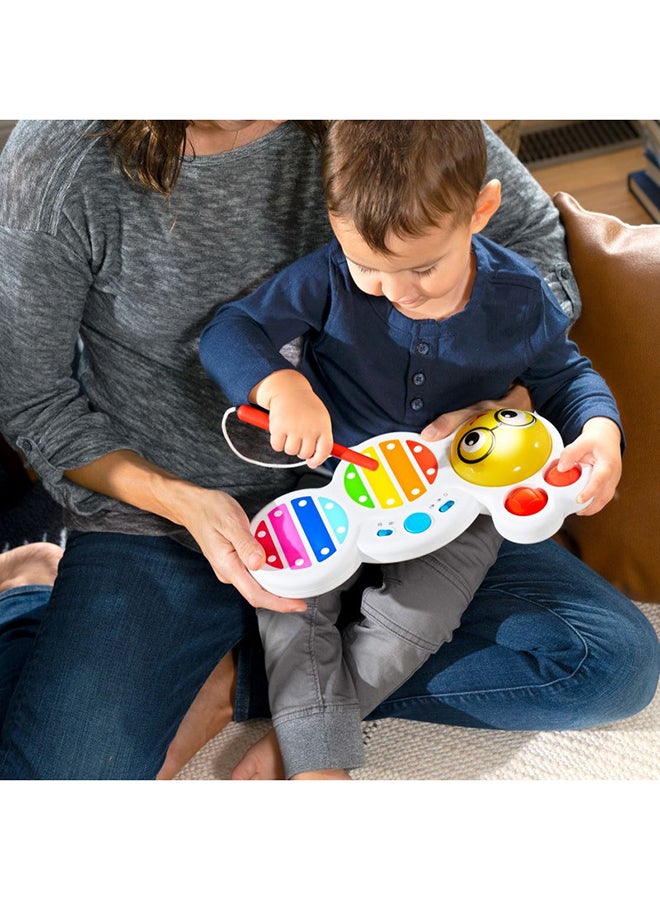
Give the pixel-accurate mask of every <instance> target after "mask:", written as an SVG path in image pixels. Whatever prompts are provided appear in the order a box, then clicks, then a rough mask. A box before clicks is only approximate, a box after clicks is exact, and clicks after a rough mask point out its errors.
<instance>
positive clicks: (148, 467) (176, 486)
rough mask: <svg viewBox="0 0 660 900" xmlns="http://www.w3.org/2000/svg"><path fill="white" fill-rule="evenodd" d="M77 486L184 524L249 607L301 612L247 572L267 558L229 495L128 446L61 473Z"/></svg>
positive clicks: (302, 604)
mask: <svg viewBox="0 0 660 900" xmlns="http://www.w3.org/2000/svg"><path fill="white" fill-rule="evenodd" d="M65 475H66V477H67V478H68V479H70V480H71V481H74V482H75V483H76V484H81V485H82V486H83V487H86V488H88V489H89V490H92V491H97V492H98V493H99V494H105V495H106V496H107V497H114V498H115V499H116V500H121V501H122V502H124V503H130V504H131V506H135V507H137V508H138V509H144V510H146V511H147V512H151V513H154V514H155V515H157V516H162V517H163V518H165V519H169V521H170V522H174V523H176V524H177V525H182V526H183V527H184V528H187V529H188V531H189V532H190V534H191V535H192V536H193V538H194V539H195V540H196V541H197V543H198V545H199V547H200V549H201V551H202V553H203V554H204V556H205V557H206V558H207V559H208V561H209V563H210V564H211V567H212V568H213V571H214V572H215V574H216V576H217V577H218V579H219V580H220V581H222V582H223V583H224V584H233V585H234V587H235V588H236V590H237V591H239V593H241V594H242V595H243V596H244V597H245V599H246V600H247V601H248V603H250V604H251V605H252V606H255V607H264V608H265V609H273V610H276V611H277V612H304V610H305V609H306V608H307V604H306V603H305V601H304V600H297V599H293V600H291V599H288V598H285V597H278V596H276V595H275V594H271V593H269V592H268V591H266V590H264V589H263V588H262V587H261V586H260V585H259V584H258V583H257V582H256V581H255V579H254V578H253V577H252V575H250V572H249V570H250V569H253V570H254V569H258V568H260V567H261V566H262V565H263V564H264V562H265V553H264V550H263V548H262V547H261V545H260V544H259V542H258V541H257V540H256V538H254V537H253V536H252V534H251V533H250V529H249V522H248V518H247V516H246V515H245V513H244V512H243V510H242V509H241V507H240V506H239V504H238V503H237V502H236V500H234V499H233V497H230V496H229V494H225V493H224V492H222V491H214V490H210V489H208V488H201V487H198V486H197V485H195V484H192V482H189V481H185V480H184V479H182V478H177V477H176V476H174V475H172V474H171V473H170V472H167V471H165V470H164V469H161V468H160V466H156V465H154V463H151V462H148V461H147V460H146V459H144V458H143V457H141V456H139V454H137V453H134V452H133V451H132V450H115V451H114V452H112V453H108V454H106V455H105V456H102V457H100V458H99V459H96V460H94V462H91V463H88V464H87V465H85V466H80V467H79V468H77V469H71V470H69V471H67V472H65Z"/></svg>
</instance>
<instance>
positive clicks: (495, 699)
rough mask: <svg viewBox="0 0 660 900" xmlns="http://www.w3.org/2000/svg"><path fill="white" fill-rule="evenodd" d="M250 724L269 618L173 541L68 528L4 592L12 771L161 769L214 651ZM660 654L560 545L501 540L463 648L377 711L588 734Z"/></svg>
mask: <svg viewBox="0 0 660 900" xmlns="http://www.w3.org/2000/svg"><path fill="white" fill-rule="evenodd" d="M232 647H235V648H236V649H237V658H238V685H237V693H236V718H237V719H238V720H243V719H247V718H250V717H252V716H257V717H258V716H267V715H268V714H269V711H268V706H267V699H266V698H267V686H266V683H265V677H264V671H263V659H262V656H261V651H260V644H259V640H258V632H257V628H256V616H255V615H254V611H253V610H252V609H251V607H250V606H249V605H248V604H247V603H246V602H245V601H244V600H243V599H242V598H241V597H240V596H239V595H238V594H237V593H236V592H235V591H234V590H233V589H232V588H231V587H228V586H227V585H223V584H221V583H220V582H218V581H217V579H216V578H215V576H214V575H213V573H212V571H211V569H210V567H209V566H208V564H207V563H206V561H205V560H204V558H203V557H201V556H200V555H199V554H196V553H193V552H191V551H188V550H187V549H185V548H184V547H182V546H180V545H178V544H176V543H175V542H173V541H171V540H170V539H168V538H160V537H145V536H131V535H122V534H74V535H71V536H70V538H69V540H68V543H67V548H66V551H65V553H64V557H63V559H62V562H61V564H60V571H59V574H58V578H57V581H56V584H55V586H54V588H53V590H52V592H51V593H50V597H49V592H48V591H47V590H43V591H41V590H38V589H37V590H35V589H34V588H31V589H18V588H14V589H12V590H11V591H8V592H6V593H5V594H4V595H2V596H1V597H0V720H3V722H4V724H3V727H2V741H1V744H0V777H1V778H5V779H37V778H42V779H147V778H153V777H154V776H155V775H156V773H157V772H158V770H159V768H160V766H161V764H162V761H163V759H164V757H165V752H166V750H167V746H168V744H169V742H170V741H171V739H172V737H173V736H174V734H175V732H176V729H177V727H178V725H179V722H180V721H181V718H182V717H183V715H184V713H185V711H186V709H187V708H188V707H189V705H190V703H191V702H192V700H193V698H194V696H195V694H196V693H197V691H198V690H199V688H200V687H201V685H202V684H203V682H204V681H205V679H206V678H207V676H208V674H209V673H210V672H211V670H212V669H213V667H214V665H215V664H216V663H217V662H218V660H219V659H220V658H221V657H222V656H224V654H225V653H226V652H227V651H228V650H229V649H230V648H232ZM659 665H660V649H659V645H658V639H657V636H656V634H655V632H654V631H653V629H652V627H651V625H650V624H649V622H648V621H647V619H646V618H645V617H644V616H643V615H642V614H641V612H640V611H639V610H638V609H637V608H636V607H635V606H634V605H633V604H632V603H630V601H628V600H627V599H626V598H625V597H623V596H622V595H621V594H619V593H618V592H617V591H616V590H614V588H612V587H611V586H610V585H609V584H607V582H605V581H603V580H602V579H601V578H599V577H598V576H597V575H595V574H594V573H593V572H591V571H590V570H589V569H588V568H586V567H585V566H584V565H582V564H581V563H580V562H579V561H578V560H576V559H575V558H574V557H572V556H571V555H570V554H569V553H568V552H567V551H565V550H563V549H562V548H561V547H559V546H558V545H557V544H556V543H554V542H553V541H546V542H543V543H540V544H533V545H528V546H519V545H514V544H509V543H505V544H504V545H503V547H502V549H501V551H500V554H499V556H498V560H497V562H496V563H495V565H494V566H493V567H492V568H491V569H490V571H489V573H488V575H487V576H486V579H485V580H484V583H483V585H482V587H481V588H480V589H479V590H478V591H477V594H476V595H475V598H474V600H473V601H472V603H471V604H470V606H469V607H468V609H467V611H466V613H465V615H464V617H463V620H462V622H461V625H460V627H459V628H458V629H457V631H456V632H455V633H454V636H453V639H452V641H451V642H450V643H447V644H444V645H443V646H442V647H441V648H440V650H439V651H438V653H436V654H434V655H433V656H432V657H431V658H430V659H429V660H428V661H427V662H426V663H425V664H424V665H423V666H422V668H421V669H419V670H418V671H417V672H416V673H415V675H413V677H412V678H411V679H409V681H407V682H406V683H405V684H404V685H403V687H401V688H399V690H397V691H396V692H395V693H394V694H393V695H392V696H391V697H390V698H389V699H387V700H386V701H384V702H383V703H382V704H380V706H378V707H377V709H376V710H374V711H373V712H372V713H371V715H370V718H376V717H383V716H399V717H404V718H409V719H417V720H421V721H430V722H437V723H447V724H452V725H465V726H472V727H479V728H500V729H515V730H538V729H569V728H582V727H587V726H592V725H597V724H601V723H604V722H609V721H613V720H616V719H620V718H624V717H626V716H630V715H632V714H634V713H636V712H638V711H639V710H640V709H642V708H643V707H644V706H645V705H646V704H648V703H649V702H650V701H651V699H652V698H653V695H654V693H655V690H656V686H657V681H658V670H659Z"/></svg>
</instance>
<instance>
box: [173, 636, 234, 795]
mask: <svg viewBox="0 0 660 900" xmlns="http://www.w3.org/2000/svg"><path fill="white" fill-rule="evenodd" d="M235 685H236V665H235V663H234V656H233V653H232V652H231V651H230V652H229V653H227V655H226V656H224V657H223V658H222V659H221V660H220V662H219V663H218V665H217V666H216V667H215V669H214V670H213V671H212V672H211V674H210V675H209V677H208V678H207V679H206V681H205V682H204V684H203V685H202V687H201V688H200V690H199V693H198V694H197V696H196V697H195V699H194V700H193V702H192V705H191V707H190V709H189V710H188V712H187V713H186V714H185V716H184V717H183V719H182V720H181V724H180V725H179V728H178V731H177V733H176V734H175V735H174V739H173V740H172V743H171V744H170V746H169V747H168V749H167V755H166V756H165V762H164V763H163V765H162V767H161V769H160V772H159V773H158V775H157V776H156V779H157V780H159V781H166V780H169V779H172V778H174V776H175V775H176V774H177V772H179V771H180V770H181V769H182V768H183V767H184V766H185V764H186V763H187V762H189V761H190V760H191V759H192V758H193V756H194V755H195V753H197V751H198V750H201V749H202V747H203V746H204V745H205V744H207V743H208V742H209V741H210V740H211V738H214V737H215V736H216V734H219V733H220V732H221V731H222V729H223V728H224V727H225V726H226V725H228V724H229V723H230V722H231V720H232V718H233V714H234V690H235Z"/></svg>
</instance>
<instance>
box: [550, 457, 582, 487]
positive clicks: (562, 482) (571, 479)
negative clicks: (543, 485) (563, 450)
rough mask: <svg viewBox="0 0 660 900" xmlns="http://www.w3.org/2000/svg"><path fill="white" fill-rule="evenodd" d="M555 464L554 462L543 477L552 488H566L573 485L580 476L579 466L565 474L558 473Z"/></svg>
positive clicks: (573, 467)
mask: <svg viewBox="0 0 660 900" xmlns="http://www.w3.org/2000/svg"><path fill="white" fill-rule="evenodd" d="M557 462H558V461H557V460H555V461H554V462H553V464H552V465H551V466H550V468H549V469H548V471H547V472H546V473H545V475H544V476H543V477H544V478H545V480H546V481H547V482H548V484H551V485H553V487H567V486H568V485H569V484H575V482H576V481H577V480H578V479H579V478H580V476H581V475H582V469H581V468H580V466H578V465H575V466H572V467H571V468H570V469H567V470H566V471H565V472H559V471H558V470H557Z"/></svg>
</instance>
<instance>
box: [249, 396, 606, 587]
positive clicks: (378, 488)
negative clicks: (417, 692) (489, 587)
mask: <svg viewBox="0 0 660 900" xmlns="http://www.w3.org/2000/svg"><path fill="white" fill-rule="evenodd" d="M563 446H564V445H563V442H562V440H561V437H560V435H559V433H558V431H557V430H556V429H555V428H554V426H553V425H552V424H551V423H550V422H548V421H547V420H546V419H543V418H542V417H541V416H539V415H538V414H536V413H534V414H532V413H527V412H522V411H518V410H492V411H489V412H488V413H484V414H481V415H479V416H475V417H473V418H472V419H470V420H469V421H468V422H466V423H465V424H464V425H462V426H461V427H460V428H459V429H458V430H457V431H456V432H455V433H454V434H453V435H450V436H449V437H447V438H444V439H443V440H441V441H436V442H433V443H427V442H425V441H422V440H421V438H420V437H419V435H417V434H413V433H409V432H392V433H389V434H382V435H379V436H377V437H375V438H373V439H372V440H367V441H364V442H362V443H361V444H358V445H356V446H355V447H354V448H353V449H355V450H357V451H358V452H360V453H362V454H363V455H365V456H368V457H371V458H372V459H376V460H377V461H378V463H379V465H378V468H377V469H376V471H369V470H367V469H365V468H362V467H359V466H356V465H355V464H354V463H352V462H351V463H349V462H344V461H342V462H340V464H339V465H338V466H337V469H336V470H335V472H334V475H333V477H332V480H331V481H330V482H329V483H328V484H327V485H324V486H323V487H320V488H312V489H307V490H304V489H303V490H297V491H292V492H291V493H288V494H285V495H283V496H282V497H279V498H278V499H276V500H273V501H272V502H271V503H269V504H267V505H266V506H264V507H263V509H261V510H260V512H259V513H258V514H257V515H256V516H255V517H254V518H253V520H252V522H251V530H252V533H253V534H254V535H255V537H256V538H257V540H258V541H259V542H260V543H261V545H262V546H263V547H264V549H265V551H266V558H267V563H266V564H265V565H264V566H263V567H262V568H261V569H258V570H256V571H254V572H252V574H253V576H254V577H255V579H256V580H257V581H258V582H259V583H260V584H261V585H262V586H263V587H265V588H266V589H267V590H269V591H271V592H272V593H274V594H279V595H280V596H283V597H311V596H314V595H315V594H318V593H323V592H325V591H329V590H332V589H333V588H336V587H338V586H339V585H341V584H343V583H344V582H345V581H346V580H347V579H348V578H349V577H350V576H351V575H352V574H353V573H354V572H355V571H356V569H357V568H358V567H359V566H360V565H361V564H362V563H363V562H370V563H388V562H399V561H401V560H405V559H413V558H415V557H418V556H423V555H424V554H426V553H429V552H431V551H433V550H437V549H438V548H440V547H442V546H444V545H445V544H448V543H449V542H450V541H453V540H454V539H455V538H457V537H458V536H459V535H460V534H462V533H463V532H464V531H465V530H466V528H468V527H469V526H470V524H471V523H472V522H473V521H474V520H475V518H476V517H477V516H478V515H480V514H484V515H490V516H491V517H492V519H493V524H494V525H495V528H496V529H497V530H498V531H499V533H500V534H501V535H502V537H504V538H507V539H508V540H511V541H514V542H516V543H522V544H526V543H534V542H536V541H542V540H545V539H546V538H548V537H551V536H552V535H553V534H554V533H555V532H556V531H558V530H559V528H560V527H561V525H562V523H563V521H564V518H565V517H566V516H567V515H569V514H570V513H573V512H576V511H577V510H578V509H580V508H581V506H580V504H578V503H577V501H576V497H577V496H578V494H579V493H580V491H581V490H582V488H583V487H584V486H585V485H586V483H587V481H588V480H589V476H590V471H591V467H590V466H578V467H574V469H573V470H571V471H570V472H569V473H561V474H559V473H555V471H554V466H555V464H556V461H557V459H558V458H559V455H560V453H561V451H562V449H563ZM498 447H499V448H500V449H499V452H498Z"/></svg>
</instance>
